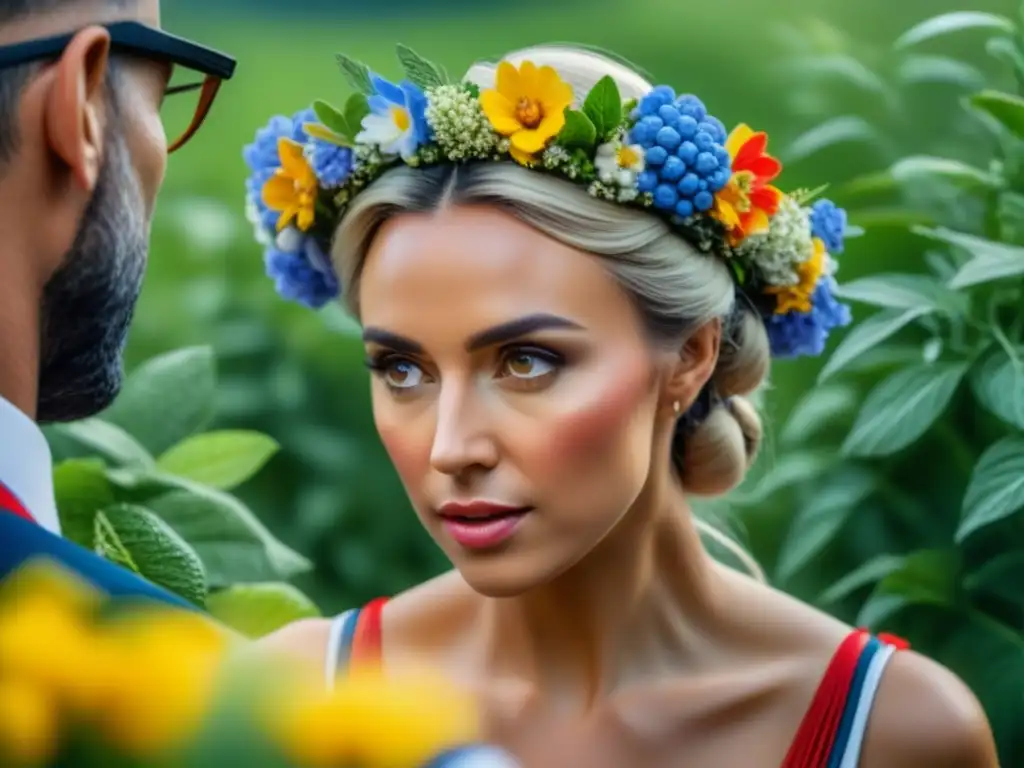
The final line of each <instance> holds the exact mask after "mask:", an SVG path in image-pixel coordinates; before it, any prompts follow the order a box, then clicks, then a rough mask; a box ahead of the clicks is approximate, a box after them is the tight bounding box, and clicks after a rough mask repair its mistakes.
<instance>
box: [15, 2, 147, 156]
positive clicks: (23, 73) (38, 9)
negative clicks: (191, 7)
mask: <svg viewBox="0 0 1024 768" xmlns="http://www.w3.org/2000/svg"><path fill="white" fill-rule="evenodd" d="M81 2H83V0H0V26H3V25H5V24H10V23H11V22H14V21H20V20H21V19H23V18H25V17H28V16H34V15H36V14H40V13H50V12H53V11H56V10H60V9H62V8H65V7H67V6H73V5H77V4H79V3H81ZM103 2H105V3H106V4H107V5H112V6H115V7H128V6H132V5H135V2H136V0H103ZM40 66H42V65H41V64H38V63H33V64H24V65H21V66H17V67H10V68H8V69H0V165H2V164H4V163H6V162H7V161H8V160H10V159H11V157H12V156H13V155H14V153H15V152H16V151H17V150H18V138H19V137H18V104H19V102H20V100H21V94H22V91H23V90H24V88H25V85H26V84H27V83H28V81H29V80H30V79H31V77H32V76H33V75H34V74H35V73H36V72H37V71H38V70H39V67H40ZM113 69H114V68H113V67H111V68H110V69H109V70H108V72H107V75H108V78H107V84H108V86H110V87H111V92H113V90H114V89H113V85H114V82H113Z"/></svg>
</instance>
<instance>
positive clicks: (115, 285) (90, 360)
mask: <svg viewBox="0 0 1024 768" xmlns="http://www.w3.org/2000/svg"><path fill="white" fill-rule="evenodd" d="M105 145H106V146H105V152H104V161H103V166H102V168H101V169H100V174H99V178H98V180H97V184H96V190H95V192H94V193H93V196H92V200H90V201H89V205H88V206H87V208H86V211H85V215H84V217H83V218H82V223H81V226H80V227H79V230H78V234H77V236H76V237H75V242H74V245H72V247H71V250H70V251H69V252H68V255H67V257H66V258H65V260H64V263H63V265H62V266H61V267H60V268H59V269H58V270H57V272H55V273H54V275H53V277H52V278H51V279H50V281H49V282H48V283H47V285H46V289H45V291H44V294H43V305H42V332H41V333H42V335H41V355H40V357H41V364H40V373H39V377H40V380H39V402H38V405H37V419H38V420H39V421H40V422H41V423H48V422H59V421H73V420H75V419H81V418H85V417H87V416H92V415H95V414H96V413H99V412H100V411H102V410H103V409H104V408H106V407H107V406H108V405H110V404H111V403H112V402H113V401H114V398H115V397H116V396H117V394H118V392H119V391H120V389H121V383H122V380H123V377H124V370H123V363H122V354H123V352H124V347H125V343H126V341H127V337H128V326H129V324H130V323H131V320H132V316H133V314H134V312H135V303H136V301H137V300H138V297H139V293H140V292H141V290H142V278H143V275H144V273H145V268H146V257H147V250H148V245H149V243H148V240H149V237H148V225H147V223H146V215H145V210H144V203H143V198H142V194H141V192H140V190H139V185H138V181H137V179H136V177H135V174H134V172H133V170H132V165H131V160H130V158H129V154H128V148H127V146H126V144H125V141H124V137H123V136H122V135H121V133H120V131H119V130H118V128H117V127H116V126H114V125H112V126H111V127H110V129H109V131H108V135H107V138H106V142H105ZM40 226H45V221H41V222H40Z"/></svg>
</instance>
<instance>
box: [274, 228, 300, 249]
mask: <svg viewBox="0 0 1024 768" xmlns="http://www.w3.org/2000/svg"><path fill="white" fill-rule="evenodd" d="M305 239H306V237H305V235H303V234H302V232H301V231H299V229H298V228H296V227H285V228H284V229H282V230H281V231H280V232H278V233H277V238H276V240H275V241H274V247H276V248H277V250H279V251H284V252H285V253H298V252H299V251H300V250H301V249H302V244H303V242H304V241H305Z"/></svg>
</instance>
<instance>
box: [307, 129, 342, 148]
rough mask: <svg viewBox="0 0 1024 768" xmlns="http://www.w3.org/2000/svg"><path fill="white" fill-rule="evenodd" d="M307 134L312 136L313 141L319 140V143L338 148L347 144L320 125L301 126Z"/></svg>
mask: <svg viewBox="0 0 1024 768" xmlns="http://www.w3.org/2000/svg"><path fill="white" fill-rule="evenodd" d="M302 130H304V131H305V132H306V133H307V134H309V135H310V136H312V137H313V138H314V139H320V140H321V141H326V142H329V143H330V144H336V145H338V146H339V147H347V146H348V143H347V142H346V141H345V139H344V138H342V137H341V136H339V135H338V134H336V133H335V132H334V131H332V130H331V129H330V128H328V127H326V126H324V125H321V124H320V123H304V124H303V126H302Z"/></svg>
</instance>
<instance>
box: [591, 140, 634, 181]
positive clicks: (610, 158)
mask: <svg viewBox="0 0 1024 768" xmlns="http://www.w3.org/2000/svg"><path fill="white" fill-rule="evenodd" d="M594 168H595V170H597V177H598V178H599V179H600V180H601V181H602V182H603V183H604V184H616V185H618V186H620V187H635V186H636V181H637V177H638V176H639V175H640V174H641V173H643V170H644V148H643V147H641V146H640V145H639V144H626V143H625V142H623V141H622V138H621V137H617V138H615V139H612V140H611V141H607V142H605V143H604V144H601V145H600V146H599V147H598V148H597V155H596V157H595V158H594Z"/></svg>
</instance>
